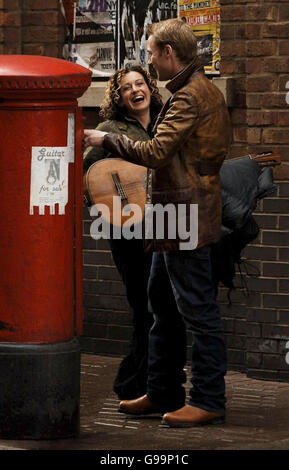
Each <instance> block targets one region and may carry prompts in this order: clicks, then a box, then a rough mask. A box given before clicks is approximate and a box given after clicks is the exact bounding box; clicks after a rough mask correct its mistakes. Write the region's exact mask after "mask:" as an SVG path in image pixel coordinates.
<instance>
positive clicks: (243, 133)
mask: <svg viewBox="0 0 289 470" xmlns="http://www.w3.org/2000/svg"><path fill="white" fill-rule="evenodd" d="M233 135H234V141H235V142H247V127H235V128H234V129H233Z"/></svg>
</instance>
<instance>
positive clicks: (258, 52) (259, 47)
mask: <svg viewBox="0 0 289 470" xmlns="http://www.w3.org/2000/svg"><path fill="white" fill-rule="evenodd" d="M276 51H277V43H276V41H274V40H269V39H268V40H261V41H249V42H248V43H247V54H248V56H254V57H256V56H268V55H274V54H275V53H276Z"/></svg>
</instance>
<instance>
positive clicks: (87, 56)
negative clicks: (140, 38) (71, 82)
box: [62, 0, 117, 77]
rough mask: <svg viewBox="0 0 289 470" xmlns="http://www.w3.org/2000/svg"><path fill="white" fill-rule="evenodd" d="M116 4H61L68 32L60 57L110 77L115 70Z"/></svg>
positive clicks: (86, 0) (89, 0)
mask: <svg viewBox="0 0 289 470" xmlns="http://www.w3.org/2000/svg"><path fill="white" fill-rule="evenodd" d="M116 3H117V1H116V0H78V1H75V2H73V1H71V0H62V4H63V10H64V14H65V17H66V24H67V28H68V38H67V41H66V44H65V46H64V50H63V57H64V58H65V59H67V60H69V61H71V62H74V63H77V64H79V65H82V66H83V67H86V68H88V69H90V70H91V71H92V76H93V77H109V76H110V75H111V74H112V73H113V71H114V70H115V67H116V63H117V57H116V17H117V14H116Z"/></svg>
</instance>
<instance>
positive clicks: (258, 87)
mask: <svg viewBox="0 0 289 470" xmlns="http://www.w3.org/2000/svg"><path fill="white" fill-rule="evenodd" d="M277 87H278V78H277V77H274V76H273V75H257V76H254V77H250V76H249V77H247V79H246V90H247V91H248V92H250V91H251V92H254V91H259V92H261V91H262V92H269V91H276V90H277Z"/></svg>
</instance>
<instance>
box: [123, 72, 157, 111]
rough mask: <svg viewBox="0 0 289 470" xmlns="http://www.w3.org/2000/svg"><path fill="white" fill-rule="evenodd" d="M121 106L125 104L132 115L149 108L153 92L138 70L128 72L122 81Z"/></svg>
mask: <svg viewBox="0 0 289 470" xmlns="http://www.w3.org/2000/svg"><path fill="white" fill-rule="evenodd" d="M120 97H121V99H120V103H119V104H120V106H124V107H125V108H126V111H127V113H128V114H129V115H131V116H137V115H138V114H139V113H143V112H144V111H147V110H149V107H150V102H151V92H150V89H149V87H148V85H147V83H146V81H145V79H144V77H143V76H142V75H141V74H140V73H138V72H134V71H131V72H128V73H127V74H125V75H124V76H123V77H122V79H121V81H120Z"/></svg>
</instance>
